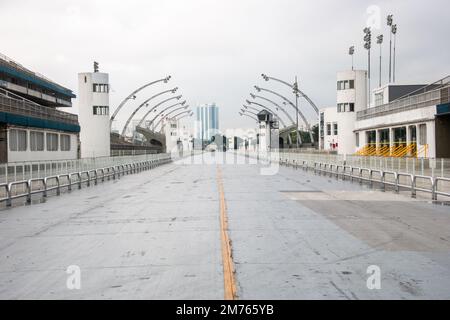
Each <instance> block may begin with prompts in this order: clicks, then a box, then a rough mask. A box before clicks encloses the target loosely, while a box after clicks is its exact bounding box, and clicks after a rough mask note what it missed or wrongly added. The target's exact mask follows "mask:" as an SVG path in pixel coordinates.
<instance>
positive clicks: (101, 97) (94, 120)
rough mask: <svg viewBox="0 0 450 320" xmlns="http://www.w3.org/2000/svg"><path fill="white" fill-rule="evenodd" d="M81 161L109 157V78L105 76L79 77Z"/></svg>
mask: <svg viewBox="0 0 450 320" xmlns="http://www.w3.org/2000/svg"><path fill="white" fill-rule="evenodd" d="M78 109H79V121H80V126H81V132H80V141H81V157H82V158H93V157H104V156H110V154H111V123H110V116H109V77H108V74H107V73H101V72H85V73H79V74H78Z"/></svg>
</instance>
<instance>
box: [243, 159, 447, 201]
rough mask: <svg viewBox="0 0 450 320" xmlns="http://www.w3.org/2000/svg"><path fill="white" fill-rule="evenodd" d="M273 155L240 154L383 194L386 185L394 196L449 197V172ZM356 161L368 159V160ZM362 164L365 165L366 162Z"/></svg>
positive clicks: (351, 160) (352, 160)
mask: <svg viewBox="0 0 450 320" xmlns="http://www.w3.org/2000/svg"><path fill="white" fill-rule="evenodd" d="M275 154H276V155H277V157H276V158H275V157H274V156H273V153H272V154H269V155H261V154H259V155H258V153H256V152H244V155H246V156H248V157H253V158H257V159H260V160H263V161H276V162H278V163H279V164H280V165H285V166H287V167H293V168H296V169H298V168H302V169H303V170H305V171H313V172H314V173H315V174H319V175H322V174H325V175H329V176H330V177H333V176H334V177H336V179H339V178H341V179H342V180H346V179H348V180H350V181H352V182H353V181H355V180H356V181H359V183H361V184H362V183H363V182H366V183H369V184H370V185H371V186H373V185H374V184H379V185H380V186H381V187H382V190H383V191H386V187H387V186H391V187H393V188H394V191H395V192H396V193H398V192H399V191H400V189H409V190H410V191H411V196H412V197H416V194H417V191H420V192H425V193H430V194H431V198H432V200H437V196H438V195H440V196H445V197H450V170H448V171H443V172H442V175H440V176H439V175H436V174H435V173H436V171H433V172H432V173H433V174H432V175H428V174H420V172H414V171H413V173H411V172H403V171H401V170H395V168H392V169H388V168H387V167H383V166H380V167H378V168H377V167H371V166H366V165H364V164H363V163H360V162H359V161H354V160H355V159H351V157H349V156H347V160H343V159H342V158H340V157H341V156H337V155H336V156H333V155H323V156H319V155H317V154H302V153H292V152H275ZM348 158H350V159H348ZM360 158H364V159H368V158H371V157H360ZM385 159H387V158H385ZM392 159H394V158H392ZM397 159H400V158H397ZM413 160H420V159H413ZM423 160H431V159H423ZM441 160H442V161H444V160H445V161H446V162H447V163H448V165H449V168H450V159H441ZM422 163H423V162H422ZM366 164H369V162H367V163H366ZM422 172H424V171H422ZM444 174H445V175H447V177H444Z"/></svg>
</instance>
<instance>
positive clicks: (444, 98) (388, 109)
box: [356, 76, 450, 120]
mask: <svg viewBox="0 0 450 320" xmlns="http://www.w3.org/2000/svg"><path fill="white" fill-rule="evenodd" d="M449 95H450V76H449V77H446V78H443V79H441V80H439V81H437V82H435V83H432V84H430V85H428V86H425V87H423V88H421V89H419V90H416V91H414V92H411V93H409V94H408V95H405V96H403V97H400V98H399V99H396V100H394V101H392V102H390V103H387V104H383V105H381V106H378V107H374V108H368V109H366V110H362V111H358V112H357V114H356V118H357V120H364V119H370V118H374V117H379V116H383V115H387V114H392V113H398V112H403V111H408V110H413V109H418V108H424V107H429V106H433V105H438V104H442V103H448V102H449Z"/></svg>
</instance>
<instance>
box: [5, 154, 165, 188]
mask: <svg viewBox="0 0 450 320" xmlns="http://www.w3.org/2000/svg"><path fill="white" fill-rule="evenodd" d="M164 155H165V154H142V155H128V156H117V157H97V158H83V159H72V160H53V161H48V160H47V161H25V162H9V163H4V164H0V183H10V182H14V181H19V180H20V181H23V180H28V179H34V178H44V177H48V176H56V175H61V174H70V173H73V172H80V171H88V170H94V169H97V168H104V167H113V166H117V165H123V164H127V163H136V162H142V161H148V160H153V159H158V158H159V157H163V156H164Z"/></svg>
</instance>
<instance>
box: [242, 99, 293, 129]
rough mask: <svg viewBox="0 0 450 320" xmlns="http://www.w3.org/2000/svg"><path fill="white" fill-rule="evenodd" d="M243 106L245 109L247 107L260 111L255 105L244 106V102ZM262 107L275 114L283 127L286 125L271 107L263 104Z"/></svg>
mask: <svg viewBox="0 0 450 320" xmlns="http://www.w3.org/2000/svg"><path fill="white" fill-rule="evenodd" d="M243 107H244V108H245V109H247V108H249V109H253V110H255V111H257V112H260V111H261V110H259V109H258V108H255V107H252V106H246V105H245V104H244V105H243ZM262 108H263V109H264V110H267V111H269V112H270V113H272V114H275V115H276V117H277V120H279V121H280V122H281V125H282V126H283V127H286V124H285V123H284V121H283V119H281V118H280V117H279V116H278V114H277V113H276V112H273V111H272V110H271V109H269V108H267V107H265V106H263V107H262Z"/></svg>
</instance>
